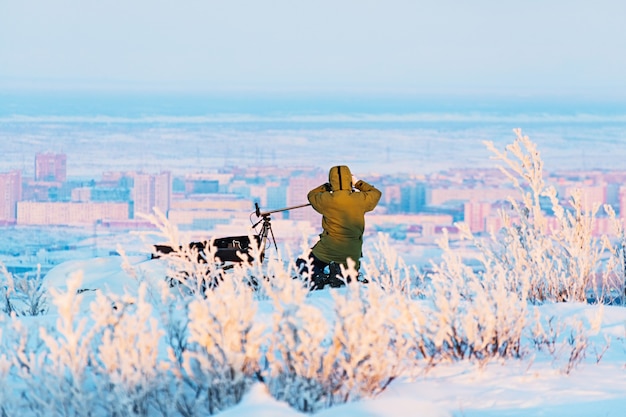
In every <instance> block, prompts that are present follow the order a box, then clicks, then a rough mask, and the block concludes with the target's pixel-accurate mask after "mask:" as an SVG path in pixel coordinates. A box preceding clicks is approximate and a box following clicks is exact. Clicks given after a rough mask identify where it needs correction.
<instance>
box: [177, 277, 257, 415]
mask: <svg viewBox="0 0 626 417" xmlns="http://www.w3.org/2000/svg"><path fill="white" fill-rule="evenodd" d="M187 310H188V321H187V323H186V329H187V332H188V334H187V336H186V341H185V343H184V345H183V347H182V349H181V353H180V355H179V357H178V360H177V361H176V362H175V367H174V375H175V377H176V383H177V385H178V387H179V389H178V397H177V400H176V401H177V409H178V411H179V412H180V413H181V414H182V415H196V412H197V410H202V411H203V412H205V411H208V412H209V413H210V414H216V413H218V412H220V411H223V410H224V409H226V408H228V407H231V406H233V405H234V404H237V403H238V402H239V401H240V400H241V399H242V397H243V395H244V394H245V393H246V392H247V390H248V388H249V387H250V386H251V385H252V383H253V382H254V381H256V377H257V374H258V372H259V362H260V360H261V354H262V353H261V352H262V351H261V341H262V338H261V333H262V331H263V328H264V325H263V324H262V323H258V322H257V321H256V320H255V315H256V312H257V305H256V302H255V301H254V298H253V292H252V289H251V288H250V287H248V286H246V285H245V284H243V283H242V282H241V281H237V280H236V279H232V280H228V279H226V280H224V281H223V282H222V283H220V285H219V286H218V287H216V288H215V289H213V290H212V291H207V293H206V297H204V298H202V297H194V298H193V299H191V301H190V302H189V304H188V305H187ZM172 353H174V351H173V350H172V351H171V354H170V356H174V357H175V355H172Z"/></svg>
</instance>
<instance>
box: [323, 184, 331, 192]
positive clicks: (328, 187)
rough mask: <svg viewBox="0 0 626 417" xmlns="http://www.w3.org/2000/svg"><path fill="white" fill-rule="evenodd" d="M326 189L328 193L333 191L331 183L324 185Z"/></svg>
mask: <svg viewBox="0 0 626 417" xmlns="http://www.w3.org/2000/svg"><path fill="white" fill-rule="evenodd" d="M324 188H325V189H326V191H332V190H333V187H331V186H330V183H329V182H327V183H326V184H324Z"/></svg>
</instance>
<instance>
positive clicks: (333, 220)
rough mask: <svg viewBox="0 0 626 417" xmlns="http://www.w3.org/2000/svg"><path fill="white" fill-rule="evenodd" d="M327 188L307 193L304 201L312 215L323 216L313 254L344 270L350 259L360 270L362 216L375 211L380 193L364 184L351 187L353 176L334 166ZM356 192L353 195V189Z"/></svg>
mask: <svg viewBox="0 0 626 417" xmlns="http://www.w3.org/2000/svg"><path fill="white" fill-rule="evenodd" d="M328 180H329V183H330V190H328V185H327V184H324V185H320V186H319V187H317V188H314V189H313V190H311V191H309V193H308V195H307V198H308V200H309V202H310V203H311V205H312V206H313V208H314V209H315V211H317V212H318V213H320V214H321V215H322V229H324V231H323V232H322V234H320V240H319V241H318V242H317V243H316V244H315V245H314V246H313V249H312V252H313V255H315V256H316V257H317V258H318V259H320V260H321V261H324V262H327V263H330V262H331V261H332V262H337V263H341V264H343V265H344V266H347V264H346V259H347V258H352V260H354V261H355V262H356V268H357V269H358V268H359V266H360V261H359V259H360V258H361V248H362V246H363V230H364V229H365V213H366V212H368V211H372V210H374V207H376V205H377V204H378V201H379V200H380V197H381V195H382V193H381V192H380V190H378V189H376V188H375V187H374V186H372V185H370V184H368V183H366V182H365V181H357V183H356V184H352V173H351V172H350V168H348V167H347V166H345V165H339V166H334V167H332V168H331V169H330V171H329V173H328ZM353 186H354V188H356V189H357V190H358V191H353V190H352V187H353Z"/></svg>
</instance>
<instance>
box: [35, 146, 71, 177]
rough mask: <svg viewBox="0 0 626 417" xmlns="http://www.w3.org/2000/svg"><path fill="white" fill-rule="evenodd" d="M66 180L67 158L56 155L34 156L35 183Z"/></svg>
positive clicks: (40, 154) (41, 154) (39, 154)
mask: <svg viewBox="0 0 626 417" xmlns="http://www.w3.org/2000/svg"><path fill="white" fill-rule="evenodd" d="M66 180H67V156H66V155H65V154H56V153H50V152H46V153H38V154H36V155H35V181H45V182H65V181H66Z"/></svg>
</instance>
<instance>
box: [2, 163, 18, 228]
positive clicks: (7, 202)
mask: <svg viewBox="0 0 626 417" xmlns="http://www.w3.org/2000/svg"><path fill="white" fill-rule="evenodd" d="M21 199H22V173H21V171H11V172H8V173H2V174H0V222H2V223H7V222H8V223H12V222H14V221H15V220H16V219H17V202H18V201H20V200H21Z"/></svg>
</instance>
